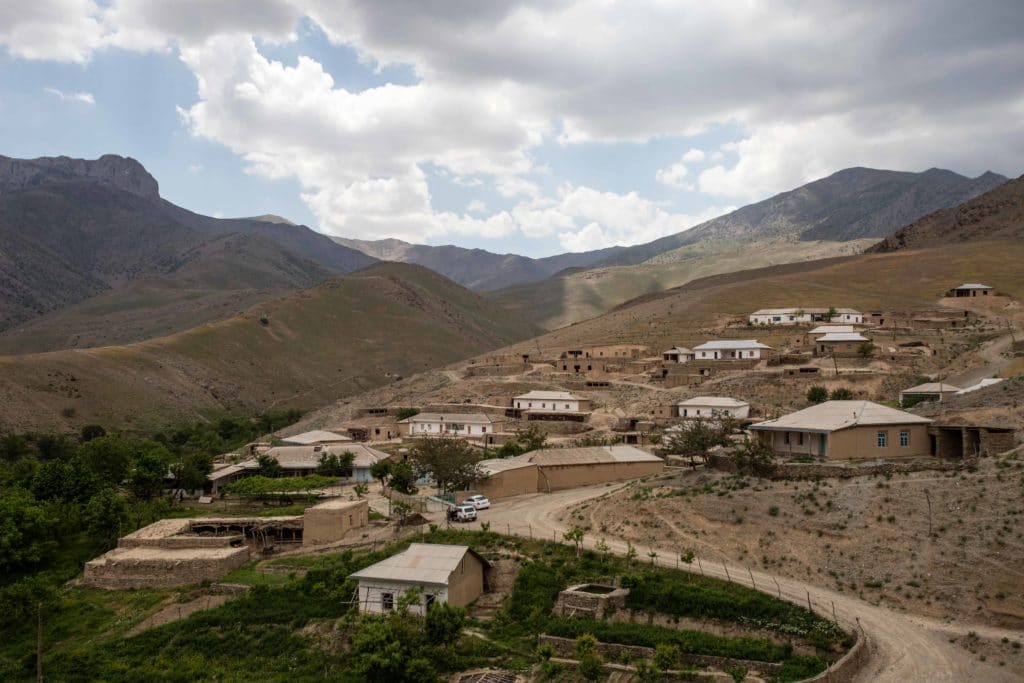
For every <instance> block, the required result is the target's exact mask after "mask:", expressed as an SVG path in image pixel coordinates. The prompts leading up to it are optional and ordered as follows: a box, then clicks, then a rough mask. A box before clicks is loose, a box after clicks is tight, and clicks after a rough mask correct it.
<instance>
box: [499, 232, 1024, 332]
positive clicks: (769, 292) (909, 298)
mask: <svg viewBox="0 0 1024 683" xmlns="http://www.w3.org/2000/svg"><path fill="white" fill-rule="evenodd" d="M1021 263H1024V244H1021V243H1019V242H1009V243H1007V242H992V243H974V244H965V245H956V246H950V247H938V248H934V249H925V250H920V251H901V252H896V253H891V254H866V255H861V256H856V257H851V258H845V259H838V260H827V261H824V262H822V263H820V264H818V263H808V264H803V265H799V266H798V265H792V266H781V267H777V268H768V269H761V270H758V271H754V272H749V273H742V272H741V273H733V274H729V275H721V276H716V277H711V278H707V279H704V280H699V281H696V282H692V283H690V284H687V285H684V286H683V287H680V288H678V289H676V290H672V291H668V292H663V293H660V294H653V295H650V296H648V297H645V298H644V299H643V300H639V301H637V302H635V303H633V304H630V305H626V306H622V307H620V308H619V309H616V310H614V311H612V312H610V313H608V314H606V315H603V316H601V317H599V318H595V319H592V320H587V321H585V322H582V323H579V324H576V325H572V326H570V327H566V328H563V329H561V330H556V331H554V332H551V333H548V334H546V335H544V336H543V337H540V338H538V339H536V340H531V341H530V342H529V343H528V344H517V345H515V346H514V347H513V348H514V349H516V350H518V349H519V348H520V347H522V348H523V349H526V348H532V349H534V350H536V349H537V348H538V346H539V347H540V348H563V347H565V346H567V345H568V346H574V345H587V344H596V343H611V342H626V341H628V342H636V343H647V344H650V345H652V346H654V347H657V348H661V347H662V346H665V345H672V344H676V343H694V342H697V341H698V340H704V339H706V338H707V335H708V334H710V333H707V332H703V331H702V330H701V329H700V328H701V326H702V325H707V324H711V323H713V322H715V321H718V320H721V319H722V318H723V317H737V316H745V315H746V314H748V313H749V312H750V311H753V310H756V309H758V308H765V307H772V306H794V305H795V306H832V305H834V306H851V307H854V308H858V309H860V310H865V311H870V310H875V309H881V310H887V309H888V310H892V309H907V308H913V307H922V306H924V307H927V306H933V305H935V302H936V300H938V299H939V298H940V297H941V296H942V294H943V292H945V290H946V289H948V288H949V287H950V286H951V283H953V284H955V283H959V282H963V281H975V280H983V281H985V282H990V283H991V284H993V285H994V286H995V287H996V288H997V289H998V290H1000V291H1002V292H1005V293H1007V294H1010V295H1011V296H1014V297H1016V298H1017V299H1022V298H1024V270H1022V269H1021V267H1020V264H1021ZM751 336H758V337H761V338H765V339H769V340H770V339H771V333H765V332H752V335H751ZM666 348H667V346H666Z"/></svg>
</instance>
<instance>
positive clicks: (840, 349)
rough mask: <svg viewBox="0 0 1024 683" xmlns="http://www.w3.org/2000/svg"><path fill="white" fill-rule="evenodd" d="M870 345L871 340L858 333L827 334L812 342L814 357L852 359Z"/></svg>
mask: <svg viewBox="0 0 1024 683" xmlns="http://www.w3.org/2000/svg"><path fill="white" fill-rule="evenodd" d="M870 343H871V340H870V339H868V338H867V337H865V336H864V335H862V334H861V333H860V332H829V333H827V334H823V335H822V336H820V337H818V338H817V339H816V340H815V341H814V355H815V356H834V357H837V358H854V357H856V356H859V355H861V349H863V348H865V346H864V345H865V344H870Z"/></svg>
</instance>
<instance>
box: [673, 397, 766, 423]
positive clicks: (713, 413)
mask: <svg viewBox="0 0 1024 683" xmlns="http://www.w3.org/2000/svg"><path fill="white" fill-rule="evenodd" d="M677 414H678V415H679V417H681V418H683V419H687V420H711V419H714V418H717V417H735V418H737V419H741V420H742V419H744V418H747V417H750V404H749V403H747V402H746V401H741V400H739V399H737V398H729V397H728V396H695V397H693V398H688V399H686V400H685V401H680V402H679V406H678V413H677Z"/></svg>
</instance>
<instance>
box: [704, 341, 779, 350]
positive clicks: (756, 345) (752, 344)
mask: <svg viewBox="0 0 1024 683" xmlns="http://www.w3.org/2000/svg"><path fill="white" fill-rule="evenodd" d="M693 348H694V350H695V351H711V350H714V349H719V350H720V349H770V348H772V347H770V346H768V345H767V344H762V343H761V342H759V341H757V340H756V339H720V340H717V341H709V342H704V343H703V344H700V345H699V346H694V347H693Z"/></svg>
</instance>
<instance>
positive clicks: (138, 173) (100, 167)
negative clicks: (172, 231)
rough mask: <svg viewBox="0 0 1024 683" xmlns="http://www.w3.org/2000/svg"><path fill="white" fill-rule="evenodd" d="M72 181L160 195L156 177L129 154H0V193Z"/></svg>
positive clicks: (151, 197)
mask: <svg viewBox="0 0 1024 683" xmlns="http://www.w3.org/2000/svg"><path fill="white" fill-rule="evenodd" d="M72 180H92V181H95V182H99V183H103V184H106V185H112V186H114V187H116V188H118V189H120V190H124V191H125V192H130V193H132V194H134V195H138V196H140V197H145V198H146V199H151V200H156V199H159V198H160V186H159V185H158V184H157V182H156V178H154V177H153V176H151V175H150V174H149V172H148V171H147V170H146V169H145V168H144V167H143V166H142V164H140V163H139V162H138V161H136V160H135V159H132V158H130V157H122V156H118V155H116V154H104V155H103V156H101V157H100V158H99V159H96V160H89V159H72V158H70V157H63V156H61V157H40V158H38V159H12V158H10V157H5V156H0V196H2V195H4V194H7V193H9V192H15V191H17V190H23V189H26V188H31V187H39V186H43V185H49V184H52V183H60V182H68V181H72Z"/></svg>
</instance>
